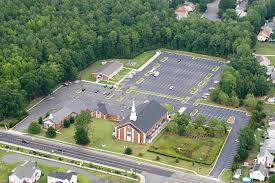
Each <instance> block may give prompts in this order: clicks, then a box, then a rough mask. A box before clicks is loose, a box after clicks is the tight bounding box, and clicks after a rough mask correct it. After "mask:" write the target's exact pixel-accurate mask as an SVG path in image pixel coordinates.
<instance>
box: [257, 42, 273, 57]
mask: <svg viewBox="0 0 275 183" xmlns="http://www.w3.org/2000/svg"><path fill="white" fill-rule="evenodd" d="M254 49H255V50H256V54H262V55H275V44H271V43H261V42H257V44H256V46H255V48H254Z"/></svg>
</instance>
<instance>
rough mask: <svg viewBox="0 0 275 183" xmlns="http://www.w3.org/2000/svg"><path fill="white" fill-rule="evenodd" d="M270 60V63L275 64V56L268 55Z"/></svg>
mask: <svg viewBox="0 0 275 183" xmlns="http://www.w3.org/2000/svg"><path fill="white" fill-rule="evenodd" d="M267 58H268V59H269V60H270V64H271V65H274V66H275V56H274V57H267Z"/></svg>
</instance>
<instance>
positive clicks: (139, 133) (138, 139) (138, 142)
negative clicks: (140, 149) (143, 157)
mask: <svg viewBox="0 0 275 183" xmlns="http://www.w3.org/2000/svg"><path fill="white" fill-rule="evenodd" d="M138 143H140V133H138Z"/></svg>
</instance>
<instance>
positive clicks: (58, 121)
mask: <svg viewBox="0 0 275 183" xmlns="http://www.w3.org/2000/svg"><path fill="white" fill-rule="evenodd" d="M76 116H77V113H76V112H73V111H72V109H70V108H69V107H62V108H61V109H60V110H58V111H56V112H55V113H51V114H50V115H49V116H48V117H46V118H45V119H44V120H43V127H44V128H46V129H48V128H49V127H52V128H54V129H59V128H62V127H63V122H64V119H68V120H69V119H70V117H76Z"/></svg>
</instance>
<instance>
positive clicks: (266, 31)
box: [257, 26, 273, 42]
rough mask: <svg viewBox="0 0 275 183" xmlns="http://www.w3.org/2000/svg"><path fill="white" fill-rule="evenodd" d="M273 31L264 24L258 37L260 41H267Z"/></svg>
mask: <svg viewBox="0 0 275 183" xmlns="http://www.w3.org/2000/svg"><path fill="white" fill-rule="evenodd" d="M272 33H273V31H272V29H271V28H270V27H268V26H263V27H262V30H261V32H260V33H259V34H258V36H257V39H258V41H262V42H264V41H266V40H268V38H269V37H270V35H271V34H272Z"/></svg>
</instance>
